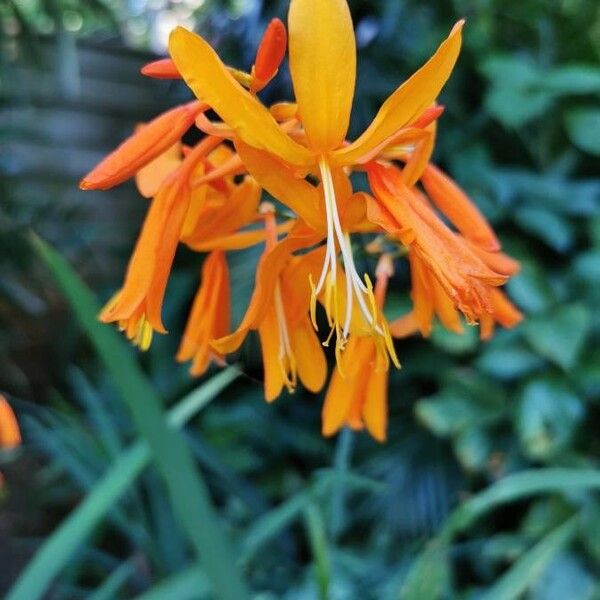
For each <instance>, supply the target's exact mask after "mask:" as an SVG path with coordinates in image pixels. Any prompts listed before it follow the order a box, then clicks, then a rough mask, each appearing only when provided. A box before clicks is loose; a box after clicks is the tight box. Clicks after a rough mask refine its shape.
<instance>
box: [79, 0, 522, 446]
mask: <svg viewBox="0 0 600 600" xmlns="http://www.w3.org/2000/svg"><path fill="white" fill-rule="evenodd" d="M462 27H463V21H459V22H458V23H456V25H455V26H454V27H453V28H452V29H451V31H450V33H449V35H448V37H447V38H446V39H445V40H443V41H442V43H441V44H440V46H439V47H438V48H437V50H436V51H435V52H434V54H433V55H432V56H431V58H430V59H429V60H428V61H427V62H426V63H425V64H424V65H423V66H422V67H421V68H420V69H418V70H417V71H416V72H415V73H414V74H413V75H412V76H411V77H410V78H408V79H407V80H406V81H405V82H404V83H403V84H402V85H400V86H399V87H398V88H397V89H396V90H395V91H394V92H393V93H392V94H391V95H390V97H389V98H388V99H387V100H386V101H385V102H384V103H383V104H382V106H381V107H380V109H379V111H378V112H377V113H376V115H375V116H374V118H373V121H372V122H371V124H370V125H369V126H368V127H367V128H366V129H365V131H364V132H363V133H362V134H361V135H360V136H359V137H358V138H357V139H355V140H353V141H352V140H347V139H346V137H347V133H348V125H349V120H350V112H351V108H352V103H353V96H354V87H355V79H356V42H355V38H354V32H353V26H352V19H351V16H350V12H349V9H348V5H347V3H346V0H291V2H290V8H289V14H288V30H289V38H288V36H287V34H286V28H285V26H284V25H283V23H282V22H281V21H279V20H278V19H274V20H273V21H271V23H270V24H269V25H268V27H267V28H266V30H265V33H264V35H263V38H262V40H261V41H260V44H259V46H258V50H257V53H256V58H255V60H254V64H253V65H252V67H251V68H250V69H249V71H244V70H239V69H237V68H233V67H231V66H227V65H225V64H224V63H223V62H222V61H221V60H220V59H219V57H218V56H217V54H216V53H215V51H214V50H213V49H212V48H211V47H210V46H209V44H208V43H207V42H206V41H205V40H204V39H203V38H202V37H200V36H198V35H195V34H193V33H191V32H189V31H186V30H185V29H183V28H180V27H179V28H176V29H175V30H174V31H173V32H172V33H171V36H170V41H169V53H170V56H171V58H168V59H163V60H160V61H155V62H153V63H150V64H148V65H146V66H145V67H144V68H143V69H142V72H143V74H145V75H148V76H150V77H156V78H180V79H183V80H184V81H185V83H186V84H187V85H188V86H189V87H190V89H191V90H192V91H193V92H194V94H195V95H196V97H197V100H195V101H194V102H190V103H188V104H184V105H181V106H179V107H176V108H174V109H172V110H170V111H167V112H165V113H163V114H162V115H159V116H158V117H157V118H155V119H154V120H152V121H150V122H149V123H147V124H145V125H142V126H140V127H138V128H137V129H136V131H135V132H134V134H133V135H132V136H131V137H130V138H129V139H128V140H126V141H125V142H124V143H123V144H121V146H119V147H118V148H117V149H116V150H115V151H114V152H113V153H111V154H110V155H109V156H108V157H107V158H106V159H104V160H103V161H102V162H101V163H100V164H99V165H98V166H97V167H96V168H95V169H93V170H92V171H91V173H89V174H88V175H87V176H86V177H84V178H83V179H82V181H81V184H80V186H81V188H82V189H108V188H110V187H112V186H113V185H117V184H119V183H121V182H123V181H125V180H126V179H128V178H130V177H134V176H135V180H136V184H137V187H138V190H139V191H140V193H141V195H142V196H144V197H146V198H149V199H150V203H149V208H148V212H147V215H146V219H145V221H144V224H143V227H142V230H141V233H140V236H139V238H138V241H137V243H136V246H135V249H134V252H133V255H132V257H131V260H130V262H129V266H128V269H127V273H126V276H125V280H124V283H123V287H122V289H120V290H119V291H118V292H117V293H116V294H115V296H114V297H113V299H112V300H111V301H110V302H109V303H108V304H107V305H106V307H105V308H104V310H103V311H102V313H101V315H100V318H101V320H102V321H104V322H116V323H117V324H118V325H119V327H120V328H121V329H122V330H123V331H124V332H125V334H126V335H127V337H129V338H130V339H131V340H132V341H133V343H135V344H137V345H138V346H139V347H140V348H141V349H146V348H148V346H149V345H150V342H151V339H152V335H153V332H154V331H158V332H160V333H165V332H166V329H165V326H164V325H163V322H162V319H161V307H162V304H163V300H164V297H165V292H166V287H167V282H168V278H169V274H170V270H171V268H172V264H173V261H174V256H175V253H176V250H177V247H178V245H179V244H184V245H185V246H187V247H188V248H189V249H191V250H192V251H194V252H204V253H208V256H207V257H206V259H205V261H204V264H203V267H202V274H201V281H200V286H199V289H198V291H197V293H196V296H195V299H194V301H193V304H192V308H191V312H190V315H189V320H188V323H187V326H186V328H185V332H184V335H183V339H182V341H181V344H180V347H179V351H178V353H177V360H179V361H181V362H185V361H191V368H190V371H191V373H192V374H194V375H201V374H203V373H204V372H205V371H206V370H207V369H208V367H209V365H210V363H211V362H217V363H221V362H223V361H224V357H225V356H227V355H229V354H230V353H233V352H235V351H236V350H237V349H238V348H239V347H240V346H241V344H242V343H243V342H244V340H245V338H246V336H247V335H248V333H249V332H250V331H255V332H257V334H258V337H259V339H260V344H261V351H262V357H263V363H264V378H265V382H264V392H265V398H266V400H267V401H269V402H270V401H273V400H274V399H275V398H277V397H278V396H279V395H280V393H281V392H282V391H283V390H284V389H287V390H288V391H289V392H293V391H294V389H295V388H296V387H297V385H298V382H302V383H303V385H304V386H305V387H306V388H308V389H309V390H311V391H313V392H317V391H319V390H320V389H321V388H322V387H323V385H324V383H325V380H326V377H327V362H326V359H325V353H324V350H323V346H329V345H330V343H331V345H332V346H333V345H335V357H336V368H335V372H334V374H333V376H332V378H331V382H330V385H329V389H328V391H327V395H326V400H325V404H324V407H323V415H322V416H323V433H324V434H325V435H331V434H333V433H335V432H336V431H338V430H339V429H340V427H342V426H344V425H348V426H350V427H353V428H356V429H360V428H366V429H367V430H368V431H369V432H370V433H371V435H372V436H373V437H374V438H376V439H377V440H380V441H383V440H384V439H385V437H386V429H387V399H386V393H387V392H386V388H387V380H388V370H389V363H390V362H392V363H393V364H394V365H395V366H396V367H399V366H400V365H399V362H398V359H397V357H396V353H395V349H394V346H393V343H392V338H391V336H392V335H393V336H394V337H404V336H405V335H409V334H411V333H414V332H416V331H420V332H421V334H422V335H423V336H428V335H429V333H430V331H431V327H432V322H433V319H434V318H435V317H437V318H438V319H439V320H440V321H441V323H442V325H444V326H445V327H447V328H449V329H451V330H452V331H455V332H457V333H460V332H462V331H463V329H464V325H463V317H464V319H465V320H466V322H467V323H469V324H474V323H479V325H480V331H481V337H482V338H483V339H487V338H489V337H490V336H491V335H492V333H493V330H494V327H495V325H496V323H499V324H500V325H502V326H505V327H512V326H514V325H516V324H517V323H518V322H519V321H520V319H521V314H520V313H519V311H518V309H517V308H516V307H514V306H513V305H512V304H511V303H510V300H509V299H508V298H507V297H506V296H505V295H504V293H503V292H502V291H501V286H502V285H503V284H504V283H506V281H507V280H508V279H509V278H510V277H511V276H512V275H514V273H516V271H517V270H518V268H519V265H518V263H517V262H516V261H515V260H513V259H512V258H510V257H509V256H507V255H506V254H503V253H502V251H501V247H500V242H499V240H498V238H497V237H496V235H495V233H494V231H493V230H492V228H491V227H490V225H489V224H488V223H487V221H486V220H485V218H484V217H483V216H482V214H481V213H480V212H479V210H478V209H477V208H476V206H475V205H474V204H473V203H472V202H471V200H470V199H469V198H468V197H467V195H466V194H465V193H464V192H463V191H462V190H461V189H460V187H459V186H458V185H457V184H456V183H455V182H454V181H452V179H451V178H450V177H449V176H447V175H446V174H445V173H443V172H442V171H441V170H440V169H439V168H437V167H436V166H434V165H433V164H432V163H431V157H432V155H433V150H434V146H435V141H436V136H437V134H438V121H439V119H440V117H441V115H442V114H443V111H444V107H443V106H441V105H440V104H438V103H437V97H438V95H439V93H440V91H441V90H442V88H443V86H444V84H445V82H446V81H447V79H448V78H449V76H450V74H451V72H452V69H453V68H454V64H455V62H456V60H457V57H458V54H459V52H460V47H461V36H462ZM286 48H289V67H290V73H291V78H292V84H293V90H294V98H293V99H292V100H291V101H287V102H286V101H284V102H278V103H276V104H273V105H271V106H265V105H264V104H263V103H262V102H261V101H260V99H259V98H258V95H257V94H258V92H260V90H262V89H263V88H264V86H265V85H267V84H268V83H269V81H271V80H272V79H273V77H275V75H276V74H277V72H278V70H279V68H280V65H281V63H282V61H283V59H284V57H285V54H286ZM209 111H211V112H209ZM212 113H214V114H216V115H217V117H216V118H215V117H210V118H209V116H208V115H209V114H212ZM192 128H195V129H196V132H198V131H199V132H200V134H201V136H202V137H201V139H200V141H199V142H197V143H196V144H195V145H193V146H191V147H190V146H188V145H186V144H184V143H183V142H182V136H183V135H184V134H186V132H187V131H188V129H192ZM355 171H366V174H367V179H368V182H369V186H370V190H368V191H359V192H356V191H355V188H354V187H353V174H354V172H355ZM263 192H265V193H266V194H268V195H269V196H271V197H272V198H275V200H276V201H277V202H278V203H280V204H277V208H275V206H274V205H271V204H269V203H265V202H262V203H261V200H262V199H263ZM276 211H277V212H276ZM359 233H360V236H359V235H357V234H359ZM365 238H368V240H366V245H365V246H364V248H361V242H362V241H363V240H364V239H365ZM257 244H264V251H263V253H262V255H261V258H260V260H259V261H258V265H257V267H256V273H255V277H254V290H253V292H252V295H251V299H250V303H249V305H248V307H247V310H246V313H245V315H244V317H243V319H242V321H241V323H239V325H238V326H237V328H235V329H234V330H233V331H231V332H230V329H229V325H230V323H229V318H230V316H229V312H230V311H229V305H230V294H231V292H230V281H229V272H228V268H227V256H226V253H227V252H229V251H233V250H241V249H244V248H248V247H250V246H254V245H257ZM390 246H392V247H393V248H394V247H395V248H396V249H397V251H394V252H393V254H390V253H389V252H391V250H390ZM362 250H366V251H367V252H368V253H370V254H379V255H381V257H380V262H379V263H378V267H377V269H376V272H375V276H376V277H375V285H374V286H373V285H372V283H371V279H370V278H369V275H368V274H367V273H364V272H362V271H360V270H359V268H358V267H357V265H361V264H363V262H362V261H360V260H357V257H358V253H359V252H361V251H362ZM355 253H356V254H357V257H355ZM392 256H406V257H407V259H408V264H409V267H410V271H411V283H412V301H413V309H412V310H411V311H410V312H409V313H408V314H407V315H404V316H403V317H401V318H400V319H397V320H395V321H393V322H392V323H389V324H388V321H387V319H386V318H385V315H384V313H383V307H384V299H385V293H386V289H387V284H388V281H389V279H390V277H391V276H392V273H393V264H392ZM235 284H236V282H235V281H232V282H231V286H235ZM319 305H320V306H321V307H322V309H323V312H324V316H325V318H326V320H321V321H319V319H321V317H322V315H321V316H319V315H318V314H317V307H318V306H319ZM319 310H321V309H319ZM321 322H326V324H327V326H328V331H326V332H324V335H323V336H322V337H323V341H321V342H320V341H319V338H318V337H317V332H318V324H319V323H321ZM334 338H335V343H333V342H332V340H333V339H334Z"/></svg>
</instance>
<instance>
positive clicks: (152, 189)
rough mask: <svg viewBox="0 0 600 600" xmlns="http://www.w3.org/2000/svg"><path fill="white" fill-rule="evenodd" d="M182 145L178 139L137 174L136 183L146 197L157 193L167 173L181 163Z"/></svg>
mask: <svg viewBox="0 0 600 600" xmlns="http://www.w3.org/2000/svg"><path fill="white" fill-rule="evenodd" d="M142 127H143V126H142ZM181 146H182V145H181V142H180V141H179V140H178V141H177V142H175V143H174V144H173V145H172V146H171V147H170V148H167V150H165V151H164V152H163V153H162V154H161V155H160V156H157V157H156V158H155V159H154V160H153V161H151V162H149V163H148V164H147V165H146V166H145V167H142V168H141V169H140V170H139V171H138V172H137V173H136V174H135V185H136V186H137V189H138V192H139V193H140V194H141V195H142V196H144V198H152V196H154V195H156V193H157V192H158V190H159V188H160V186H161V184H162V183H163V181H164V180H165V179H166V178H167V175H169V174H170V173H172V172H173V171H175V169H177V167H178V166H179V165H180V164H181V161H182V160H183V158H182V149H181Z"/></svg>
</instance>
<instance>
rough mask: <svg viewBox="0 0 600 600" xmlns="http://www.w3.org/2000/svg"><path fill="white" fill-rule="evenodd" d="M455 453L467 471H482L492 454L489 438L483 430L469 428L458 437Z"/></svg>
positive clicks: (455, 443) (455, 442)
mask: <svg viewBox="0 0 600 600" xmlns="http://www.w3.org/2000/svg"><path fill="white" fill-rule="evenodd" d="M454 451H455V452H456V456H457V457H458V460H459V461H460V463H461V464H462V465H463V467H464V468H465V469H466V470H468V471H481V470H483V469H484V468H485V467H486V465H487V462H488V457H489V455H490V452H491V444H490V440H489V437H488V436H487V434H486V432H485V431H483V430H482V429H481V428H479V427H469V428H468V429H465V430H464V431H461V432H460V433H459V434H458V435H457V436H456V439H455V440H454Z"/></svg>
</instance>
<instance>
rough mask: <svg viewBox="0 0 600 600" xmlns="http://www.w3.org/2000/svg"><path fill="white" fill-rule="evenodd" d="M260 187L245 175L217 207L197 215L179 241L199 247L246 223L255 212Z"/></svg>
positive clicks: (253, 216)
mask: <svg viewBox="0 0 600 600" xmlns="http://www.w3.org/2000/svg"><path fill="white" fill-rule="evenodd" d="M260 197H261V189H260V187H259V185H258V184H257V183H256V181H255V180H254V179H252V177H246V178H245V179H244V180H243V181H242V183H240V184H239V185H237V186H236V187H235V188H234V189H233V190H232V192H231V193H230V195H229V197H228V198H227V201H226V202H225V203H224V204H223V205H222V206H220V207H218V208H216V209H214V210H211V209H206V210H203V211H199V212H198V213H197V214H196V218H197V222H196V223H195V224H194V225H193V227H192V226H191V224H190V230H189V233H188V234H186V236H185V237H183V238H182V241H183V242H185V243H186V244H188V245H189V246H191V247H202V246H206V244H209V243H210V240H211V239H215V238H220V237H223V236H225V235H228V234H230V233H232V232H234V231H237V230H238V229H240V228H241V227H244V226H246V225H248V224H249V223H250V222H251V221H253V220H254V218H255V217H256V216H257V214H258V204H259V202H260Z"/></svg>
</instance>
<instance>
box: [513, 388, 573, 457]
mask: <svg viewBox="0 0 600 600" xmlns="http://www.w3.org/2000/svg"><path fill="white" fill-rule="evenodd" d="M583 415H584V406H583V403H582V402H581V400H580V399H579V398H578V397H577V396H576V395H575V394H574V393H573V392H572V391H571V390H569V388H568V387H567V386H566V385H565V384H564V383H563V382H562V381H560V380H552V379H539V380H535V381H532V382H530V383H528V384H527V386H526V387H525V389H524V390H523V393H522V394H521V397H520V398H519V403H518V408H517V413H516V418H517V430H518V432H519V437H520V438H521V444H522V445H523V448H524V449H525V452H526V453H527V454H528V455H529V456H530V457H531V458H534V459H548V458H551V457H552V456H555V455H556V454H557V453H558V452H560V451H561V450H562V449H564V448H565V447H566V446H567V445H568V443H569V441H570V440H571V438H572V436H573V434H574V432H575V428H576V426H577V425H578V424H579V422H580V421H581V420H582V418H583Z"/></svg>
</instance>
